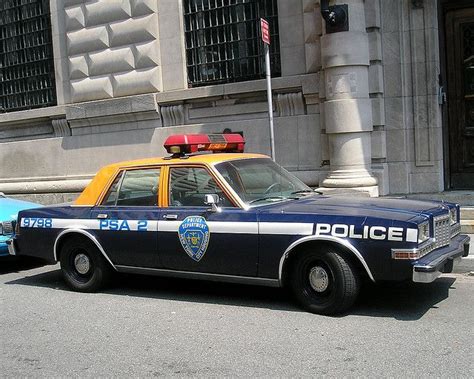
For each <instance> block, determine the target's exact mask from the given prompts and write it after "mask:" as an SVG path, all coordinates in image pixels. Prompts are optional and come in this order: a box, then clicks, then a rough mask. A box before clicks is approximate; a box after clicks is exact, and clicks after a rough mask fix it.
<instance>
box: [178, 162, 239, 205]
mask: <svg viewBox="0 0 474 379" xmlns="http://www.w3.org/2000/svg"><path fill="white" fill-rule="evenodd" d="M206 194H217V195H218V196H219V199H220V202H219V205H220V206H222V207H233V206H234V205H233V204H232V202H231V201H230V200H229V198H228V197H227V196H226V195H225V194H224V192H223V191H222V189H221V188H220V187H219V186H218V184H217V183H216V181H215V180H214V178H213V177H212V176H211V175H210V174H209V173H208V172H207V170H206V169H204V168H201V167H172V168H171V169H170V206H172V207H181V206H185V207H186V206H188V207H191V206H198V207H199V206H204V205H205V204H204V195H206Z"/></svg>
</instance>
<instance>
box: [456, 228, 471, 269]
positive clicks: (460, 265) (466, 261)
mask: <svg viewBox="0 0 474 379" xmlns="http://www.w3.org/2000/svg"><path fill="white" fill-rule="evenodd" d="M468 236H469V237H471V245H470V246H469V255H468V256H467V257H465V258H462V259H461V261H460V262H454V268H453V272H455V273H458V274H464V273H467V272H474V234H468Z"/></svg>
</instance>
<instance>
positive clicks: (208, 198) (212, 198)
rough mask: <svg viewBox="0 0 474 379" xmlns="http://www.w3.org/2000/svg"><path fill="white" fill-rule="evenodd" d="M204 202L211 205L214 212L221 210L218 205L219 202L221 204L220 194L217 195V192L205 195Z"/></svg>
mask: <svg viewBox="0 0 474 379" xmlns="http://www.w3.org/2000/svg"><path fill="white" fill-rule="evenodd" d="M204 204H206V205H210V206H211V211H212V212H220V208H219V207H218V206H217V204H219V195H216V194H207V195H204Z"/></svg>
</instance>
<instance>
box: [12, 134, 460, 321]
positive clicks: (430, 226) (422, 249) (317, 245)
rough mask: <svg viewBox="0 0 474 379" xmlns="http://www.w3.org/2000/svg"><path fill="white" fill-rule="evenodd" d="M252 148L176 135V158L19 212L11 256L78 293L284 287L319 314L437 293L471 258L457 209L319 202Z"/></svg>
mask: <svg viewBox="0 0 474 379" xmlns="http://www.w3.org/2000/svg"><path fill="white" fill-rule="evenodd" d="M244 144H245V141H244V139H243V138H242V137H241V136H240V135H238V134H215V135H200V134H194V135H174V136H170V137H169V138H168V139H167V140H166V142H165V148H166V150H167V151H168V153H170V154H171V155H170V156H169V157H164V158H153V159H143V160H135V161H128V162H122V163H116V164H112V165H109V166H106V167H104V168H102V169H101V170H100V171H99V172H98V173H97V175H96V176H95V178H94V179H93V180H92V181H91V183H90V184H89V185H88V186H87V188H86V189H85V190H84V191H83V192H82V194H81V195H80V196H79V197H78V199H77V200H76V201H75V203H74V204H72V205H68V206H55V207H44V208H39V209H35V210H25V211H21V212H20V213H19V217H18V222H17V228H16V234H15V236H14V238H12V239H11V240H10V241H9V242H8V243H9V251H10V254H12V255H27V256H33V257H39V258H43V259H46V260H49V261H50V262H52V263H54V262H58V261H59V262H60V265H61V270H62V273H63V277H64V279H65V281H66V283H67V284H68V285H69V286H70V287H71V288H72V289H73V290H76V291H83V292H90V291H97V290H98V289H100V288H101V287H102V286H103V285H104V283H106V282H107V280H108V279H109V278H110V277H111V275H112V274H113V273H114V272H126V273H141V274H152V275H162V276H172V277H184V278H194V279H205V280H213V281H227V282H234V283H251V284H261V285H268V286H282V287H283V286H284V287H288V288H289V289H290V290H291V292H292V293H293V294H294V297H295V298H296V300H297V301H298V302H299V303H300V304H301V305H302V306H303V307H304V308H306V309H307V310H309V311H311V312H314V313H321V314H335V313H340V312H343V311H345V310H347V309H348V308H349V307H350V306H351V305H352V304H353V303H354V301H355V299H356V298H357V295H358V293H359V289H360V284H361V281H362V280H364V279H368V280H371V281H374V282H377V281H382V280H383V281H404V280H411V281H414V282H422V283H429V282H432V281H433V280H435V279H436V278H437V277H438V276H439V275H440V273H443V272H451V270H452V267H453V261H454V260H455V259H457V258H460V257H462V256H466V255H467V254H468V251H469V237H468V236H465V235H462V234H460V221H459V206H458V205H456V204H451V203H439V202H421V201H408V200H400V199H373V198H343V197H330V196H323V195H321V194H318V193H316V192H315V191H314V190H312V189H311V188H309V187H308V186H306V185H305V184H304V183H303V182H301V181H300V180H299V179H297V178H296V177H295V176H293V175H292V174H290V173H289V172H287V171H286V170H285V169H283V168H282V167H280V166H279V165H277V164H276V163H275V162H273V161H272V160H271V159H270V158H269V157H267V156H265V155H260V154H246V153H243V150H244ZM204 151H206V152H207V153H204ZM210 152H212V153H210Z"/></svg>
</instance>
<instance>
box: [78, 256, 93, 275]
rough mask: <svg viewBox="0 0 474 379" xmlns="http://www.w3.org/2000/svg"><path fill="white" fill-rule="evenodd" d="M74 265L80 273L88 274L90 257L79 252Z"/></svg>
mask: <svg viewBox="0 0 474 379" xmlns="http://www.w3.org/2000/svg"><path fill="white" fill-rule="evenodd" d="M74 267H75V269H76V271H77V272H78V273H79V274H81V275H85V274H87V273H88V272H89V269H90V267H91V264H90V260H89V257H88V256H87V255H85V254H77V255H76V257H75V258H74Z"/></svg>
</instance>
